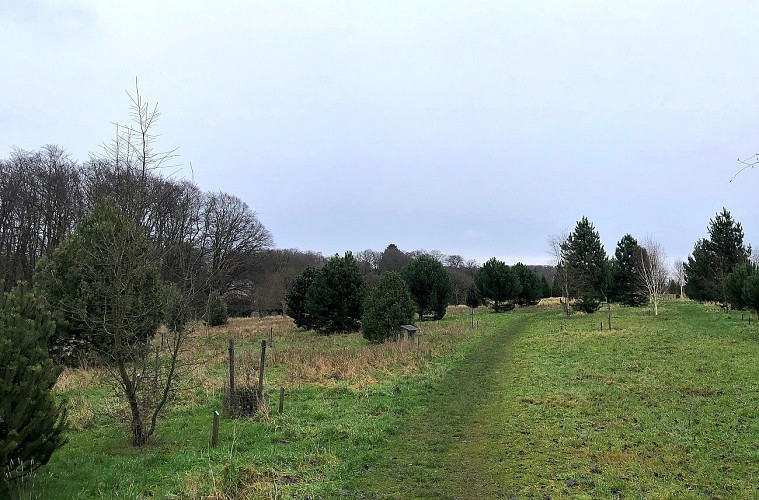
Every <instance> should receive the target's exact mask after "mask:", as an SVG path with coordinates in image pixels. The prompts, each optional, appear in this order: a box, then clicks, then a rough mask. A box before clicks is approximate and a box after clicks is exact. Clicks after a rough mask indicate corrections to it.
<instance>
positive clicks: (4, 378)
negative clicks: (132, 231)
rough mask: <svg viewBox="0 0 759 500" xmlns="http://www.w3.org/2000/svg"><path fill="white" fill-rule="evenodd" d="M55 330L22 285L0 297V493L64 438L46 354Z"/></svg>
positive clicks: (54, 373) (46, 457)
mask: <svg viewBox="0 0 759 500" xmlns="http://www.w3.org/2000/svg"><path fill="white" fill-rule="evenodd" d="M54 331H55V323H54V322H53V320H52V318H51V315H50V313H48V312H47V311H45V310H44V309H43V307H42V306H41V305H40V303H39V302H38V301H37V299H36V298H35V297H34V295H32V294H31V293H30V292H29V291H28V290H27V289H26V286H25V285H23V284H20V285H18V286H16V288H15V289H14V290H13V291H11V292H10V293H8V294H4V295H3V296H0V497H4V495H3V492H4V491H6V490H7V489H8V486H9V485H10V483H11V482H13V481H14V480H16V479H19V478H21V477H22V476H24V475H26V474H29V473H31V472H33V471H34V470H36V469H37V468H39V467H41V466H42V465H44V464H46V463H47V461H48V460H49V459H50V456H51V455H52V454H53V452H54V451H55V450H56V449H57V448H59V447H60V446H61V445H63V444H64V442H65V439H64V437H63V429H64V422H65V417H66V411H65V409H64V406H63V404H62V403H61V404H59V403H56V401H55V399H54V398H53V396H52V394H51V392H50V391H51V389H52V388H53V386H54V385H55V382H56V380H57V379H58V375H59V374H60V372H61V368H60V367H56V366H54V365H53V362H52V360H51V359H50V355H49V354H48V342H49V341H50V340H51V338H52V336H53V333H54Z"/></svg>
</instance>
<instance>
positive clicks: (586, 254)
mask: <svg viewBox="0 0 759 500" xmlns="http://www.w3.org/2000/svg"><path fill="white" fill-rule="evenodd" d="M561 252H562V260H563V262H564V263H565V265H566V266H567V271H568V275H569V289H570V294H571V295H572V296H573V297H574V298H575V307H576V308H577V309H579V310H581V311H584V312H595V311H597V310H598V308H599V307H600V305H601V300H602V299H604V298H606V296H607V294H608V286H609V282H610V279H611V275H610V274H611V273H610V269H609V263H608V260H607V258H606V252H605V251H604V247H603V245H602V244H601V237H600V236H599V235H598V232H597V231H596V230H595V228H594V227H593V224H591V223H590V221H588V219H587V218H586V217H583V218H582V219H580V220H579V221H578V222H577V226H575V230H574V232H572V234H570V235H569V236H568V237H567V240H566V241H565V242H564V243H562V244H561Z"/></svg>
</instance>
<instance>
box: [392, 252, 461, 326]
mask: <svg viewBox="0 0 759 500" xmlns="http://www.w3.org/2000/svg"><path fill="white" fill-rule="evenodd" d="M402 275H403V279H404V280H406V283H407V284H408V287H409V290H410V291H411V296H412V297H413V298H414V303H415V304H416V310H417V313H418V314H419V319H420V320H421V319H422V317H423V316H424V315H425V314H427V313H432V315H433V317H434V318H435V319H442V318H443V316H445V309H446V307H447V306H448V301H449V300H450V299H451V295H453V285H452V284H451V277H450V276H449V275H448V272H447V271H446V270H445V267H443V264H441V263H440V262H438V261H437V260H435V259H433V258H432V257H430V256H428V255H419V256H418V257H416V258H415V259H414V260H412V261H411V262H410V263H409V264H408V265H407V266H406V268H405V269H404V270H403V274H402Z"/></svg>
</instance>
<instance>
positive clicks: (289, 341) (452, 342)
mask: <svg viewBox="0 0 759 500" xmlns="http://www.w3.org/2000/svg"><path fill="white" fill-rule="evenodd" d="M468 313H469V309H468V308H467V307H465V306H459V307H451V308H449V310H448V314H449V315H450V316H453V317H456V318H457V319H456V320H455V321H453V322H451V321H446V322H438V321H426V322H422V323H421V324H420V330H419V334H418V336H419V338H418V341H407V342H403V341H400V342H386V343H383V344H371V343H368V342H366V341H365V340H364V339H363V338H362V337H361V334H360V333H352V334H338V335H330V336H324V335H318V334H316V333H314V332H305V331H302V330H299V329H297V328H296V327H295V325H294V324H293V322H292V320H291V319H290V318H287V317H281V316H280V317H268V318H235V319H232V320H230V322H229V324H227V325H224V326H221V327H216V328H208V327H205V326H202V327H200V328H199V329H198V330H197V331H196V332H195V333H194V334H193V336H192V338H191V340H190V344H191V345H192V348H191V349H189V350H188V353H187V354H188V356H187V358H186V361H189V362H190V365H191V366H192V369H191V371H190V378H191V379H192V380H193V383H194V385H195V386H197V387H202V388H203V389H205V390H206V391H222V390H224V387H225V384H227V382H228V351H227V349H228V342H229V339H230V338H231V339H233V340H234V342H235V365H236V370H235V373H236V375H235V377H236V380H237V383H238V384H243V385H255V384H256V383H257V379H258V370H259V364H260V349H261V340H263V339H265V340H267V344H269V338H270V331H273V339H274V343H273V346H271V345H269V347H267V357H266V379H267V382H269V383H276V384H279V385H285V386H288V387H292V386H298V385H304V384H315V385H336V384H347V385H350V386H354V387H363V386H366V385H371V384H373V383H376V382H378V381H382V380H386V379H387V378H391V377H395V376H405V375H408V374H410V373H414V372H416V371H418V370H420V369H421V368H423V367H424V366H426V365H427V364H428V363H429V362H430V361H431V360H433V359H435V358H437V357H439V356H441V355H443V354H446V353H449V352H451V351H453V350H454V349H455V346H456V345H457V344H458V343H459V342H460V340H461V339H462V338H464V337H465V336H466V335H468V334H469V333H470V331H471V330H470V328H469V323H468V322H467V318H466V316H465V315H466V314H468ZM458 317H460V318H461V319H460V320H458Z"/></svg>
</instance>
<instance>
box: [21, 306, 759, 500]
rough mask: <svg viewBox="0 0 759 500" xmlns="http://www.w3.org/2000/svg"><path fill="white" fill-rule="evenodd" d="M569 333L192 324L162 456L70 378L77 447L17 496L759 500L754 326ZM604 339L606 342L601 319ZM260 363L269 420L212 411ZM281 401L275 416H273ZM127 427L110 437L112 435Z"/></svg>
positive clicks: (527, 324)
mask: <svg viewBox="0 0 759 500" xmlns="http://www.w3.org/2000/svg"><path fill="white" fill-rule="evenodd" d="M612 316H613V318H612V319H613V322H612V325H613V330H611V331H608V330H607V327H608V325H606V323H607V317H606V312H605V311H602V312H599V313H596V314H591V315H573V316H572V317H570V318H568V319H565V318H564V317H563V315H562V312H561V310H560V309H559V308H558V307H555V306H551V305H543V306H537V307H532V308H524V309H518V310H516V311H513V312H508V313H501V314H493V313H486V312H484V310H481V311H478V312H477V314H475V321H477V322H478V323H479V326H478V327H476V328H474V329H472V328H471V326H470V321H471V320H470V317H469V315H468V309H465V308H458V309H453V308H451V309H449V313H448V315H446V317H445V318H444V319H443V320H441V321H438V322H432V321H430V322H423V323H421V325H420V327H421V330H420V333H421V335H420V342H419V344H417V343H416V342H408V343H387V344H380V345H372V344H368V343H367V342H366V341H365V340H364V339H362V338H361V337H360V335H359V334H351V335H333V336H319V335H315V334H314V333H311V332H308V333H307V332H302V331H298V330H296V329H295V328H294V326H293V325H292V323H291V322H290V321H289V320H288V319H286V318H262V319H236V320H231V321H230V323H229V324H228V325H226V326H223V327H218V328H212V329H207V328H205V327H200V328H199V329H198V330H197V331H196V332H195V334H194V335H193V337H192V339H191V340H190V342H191V349H189V350H188V352H187V354H186V359H185V360H184V361H185V362H186V363H187V366H188V368H187V369H186V370H185V371H184V373H183V377H182V387H183V389H182V391H181V392H179V393H178V394H177V397H176V399H175V401H174V403H173V405H172V406H171V408H170V409H169V410H168V411H167V412H166V415H165V417H164V420H163V421H162V422H161V425H160V426H159V428H158V431H157V436H156V438H155V439H154V441H153V442H152V443H151V444H150V445H149V446H147V447H145V448H144V449H136V448H133V447H131V446H130V444H129V442H130V441H129V435H128V429H127V425H128V424H127V421H128V419H126V418H125V416H126V414H125V408H123V407H122V405H121V404H120V402H119V400H118V399H116V398H115V396H114V395H113V389H112V388H110V387H109V386H108V385H105V384H103V383H102V377H101V376H100V375H101V374H100V373H98V371H97V370H96V369H89V370H85V369H78V370H67V371H66V372H64V374H63V375H62V376H61V377H60V379H59V382H58V385H57V386H56V393H57V394H58V395H59V396H60V397H63V398H66V400H67V401H68V402H69V407H70V410H69V422H70V426H71V430H70V432H69V435H68V437H69V442H68V444H66V445H65V446H64V447H63V448H61V449H60V450H59V451H58V452H57V453H56V454H54V455H53V457H52V459H51V461H50V463H49V464H48V465H47V466H46V467H44V468H42V469H41V470H40V471H38V472H37V473H36V474H34V475H33V476H31V477H30V478H27V479H26V480H25V481H24V483H23V484H22V485H21V488H20V489H17V490H15V491H14V492H13V493H14V494H15V495H17V496H19V497H21V498H97V497H110V498H141V497H152V498H279V497H283V498H291V497H293V496H294V497H297V498H305V497H321V498H330V497H338V496H340V497H364V498H373V497H378V498H383V497H390V498H394V497H395V498H397V497H411V498H413V497H429V498H456V497H460V498H472V497H473V496H477V497H483V498H498V497H505V498H509V497H516V498H522V497H525V498H533V497H543V496H544V495H548V496H550V497H551V498H556V497H562V496H567V497H580V498H582V497H587V498H599V497H601V498H613V497H619V498H622V497H624V498H640V497H647V498H683V497H685V498H712V497H714V498H751V497H756V496H757V495H759V449H758V448H757V446H756V443H757V442H759V419H758V418H757V415H758V414H759V358H757V355H756V352H757V344H759V324H757V322H756V321H752V322H751V324H749V322H748V313H743V314H742V313H740V312H737V313H736V312H731V313H729V314H726V313H724V312H721V311H719V310H718V309H717V308H715V307H712V306H709V305H703V304H699V303H695V302H688V301H675V300H670V301H665V302H664V303H663V304H662V306H661V307H660V312H659V316H658V317H654V316H652V315H649V314H648V309H646V308H619V307H613V308H612ZM601 321H603V322H604V330H603V331H601V330H600V328H599V327H600V322H601ZM270 331H273V337H274V342H273V346H270V348H269V349H267V359H266V381H265V387H266V394H267V402H268V406H267V407H266V408H264V409H263V411H262V412H260V413H259V414H258V415H256V416H255V417H251V418H236V419H233V418H230V417H227V416H224V415H223V414H222V418H221V424H220V431H219V445H218V447H217V448H211V447H210V438H211V425H212V415H213V412H214V411H215V410H219V411H221V409H222V395H223V393H224V390H225V384H226V380H227V377H228V364H227V356H228V354H227V345H228V342H229V339H230V338H233V339H234V340H235V346H236V365H237V367H236V372H237V373H236V376H237V380H238V384H242V385H245V384H254V383H256V381H257V369H258V355H259V353H260V342H261V340H262V339H268V338H269V332H270ZM280 387H284V389H285V400H284V411H283V413H282V414H279V413H278V411H277V410H278V409H277V406H278V396H279V389H280ZM119 422H121V423H119Z"/></svg>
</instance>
